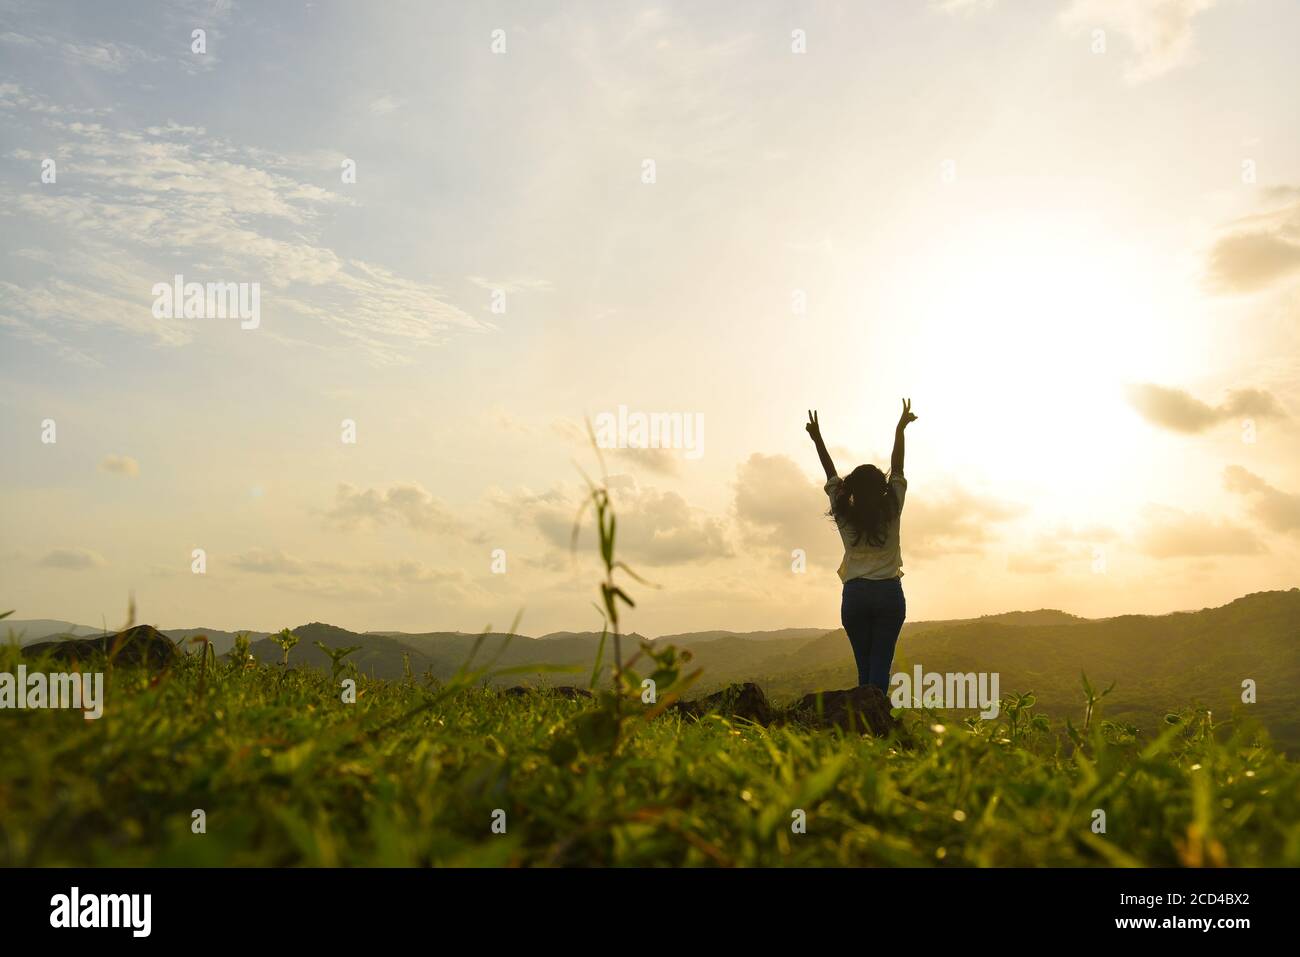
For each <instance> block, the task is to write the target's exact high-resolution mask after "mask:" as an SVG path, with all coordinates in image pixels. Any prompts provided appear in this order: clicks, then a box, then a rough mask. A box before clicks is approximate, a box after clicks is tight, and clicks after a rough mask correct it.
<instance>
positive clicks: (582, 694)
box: [505, 685, 592, 701]
mask: <svg viewBox="0 0 1300 957" xmlns="http://www.w3.org/2000/svg"><path fill="white" fill-rule="evenodd" d="M505 693H506V694H508V695H511V696H512V697H517V696H519V695H526V694H555V695H559V696H560V697H562V698H568V699H569V700H570V701H576V700H577V699H579V698H590V697H592V694H591V692H590V691H588V690H587V689H586V688H575V687H573V686H572V685H557V686H556V687H554V688H530V687H528V686H527V685H515V686H514V687H513V688H507V689H506V690H505Z"/></svg>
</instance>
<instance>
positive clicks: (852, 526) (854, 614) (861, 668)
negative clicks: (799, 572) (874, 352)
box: [806, 399, 916, 694]
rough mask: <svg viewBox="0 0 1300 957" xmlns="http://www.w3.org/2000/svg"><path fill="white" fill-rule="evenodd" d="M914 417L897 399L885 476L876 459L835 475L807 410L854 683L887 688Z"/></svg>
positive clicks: (899, 626)
mask: <svg viewBox="0 0 1300 957" xmlns="http://www.w3.org/2000/svg"><path fill="white" fill-rule="evenodd" d="M914 421H916V416H914V415H913V414H912V400H911V399H904V400H903V414H902V415H901V416H900V417H899V419H898V427H897V428H896V429H894V453H893V455H892V456H890V460H889V478H888V479H886V478H885V474H884V473H883V472H881V471H880V469H878V468H876V467H875V466H874V465H859V466H858V467H857V468H855V469H854V470H853V471H852V472H850V473H849V476H848V478H844V479H841V478H840V477H839V476H838V475H837V474H836V473H835V463H834V462H832V461H831V457H830V453H828V452H827V451H826V443H825V442H823V441H822V431H821V425H820V423H818V421H817V413H816V412H809V413H808V425H807V426H806V428H807V430H808V434H809V435H810V436H812V440H813V443H814V444H815V445H816V446H817V456H818V458H820V459H821V462H822V468H823V469H825V470H826V494H827V495H829V496H830V500H831V508H830V512H829V513H828V514H829V515H830V517H831V518H833V519H835V524H836V526H837V527H838V528H839V531H840V538H841V539H842V540H843V542H844V560H843V561H841V562H840V568H839V573H840V581H842V582H844V594H843V598H842V599H841V602H840V622H841V623H842V624H843V625H844V630H845V631H846V632H848V636H849V644H851V645H852V646H853V657H854V658H855V659H856V660H857V663H858V684H859V685H875V686H876V687H877V688H879V689H880V690H881V691H883V692H885V693H886V694H888V693H889V666H890V664H891V663H892V662H893V660H894V646H895V645H897V644H898V633H899V632H900V631H902V630H903V619H904V618H906V617H907V602H906V600H905V599H904V598H903V581H902V579H903V555H902V549H901V547H900V545H899V540H898V528H899V522H900V519H901V516H902V512H903V499H904V498H905V497H906V495H907V479H905V478H904V477H903V431H904V430H905V429H906V428H907V426H908V424H909V423H911V422H914Z"/></svg>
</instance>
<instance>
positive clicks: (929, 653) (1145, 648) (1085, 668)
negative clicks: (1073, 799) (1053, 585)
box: [717, 588, 1300, 751]
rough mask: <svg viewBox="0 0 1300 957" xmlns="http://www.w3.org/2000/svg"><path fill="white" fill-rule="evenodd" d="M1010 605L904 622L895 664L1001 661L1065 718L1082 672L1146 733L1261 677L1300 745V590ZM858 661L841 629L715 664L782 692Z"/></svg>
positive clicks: (1237, 694) (1283, 725)
mask: <svg viewBox="0 0 1300 957" xmlns="http://www.w3.org/2000/svg"><path fill="white" fill-rule="evenodd" d="M1004 618H1005V616H990V617H988V618H982V619H975V620H968V621H957V622H951V623H944V624H937V623H932V622H923V623H918V624H917V625H915V626H913V627H911V628H910V629H907V628H905V629H904V634H903V637H902V639H901V640H900V642H899V647H898V651H897V654H896V656H895V659H894V670H895V671H901V670H910V669H911V668H912V667H913V665H916V664H919V665H921V666H922V667H923V668H924V670H926V671H937V672H968V671H987V672H998V674H999V676H1000V679H999V680H1000V685H1001V690H1002V691H1003V692H1006V691H1013V690H1014V691H1031V690H1032V691H1033V692H1035V694H1036V696H1037V698H1038V706H1039V707H1040V708H1041V709H1042V710H1044V711H1045V712H1047V713H1048V714H1051V715H1053V716H1056V717H1060V718H1064V717H1066V716H1071V717H1074V718H1075V719H1076V720H1077V719H1078V717H1079V715H1080V714H1081V702H1082V691H1081V686H1080V674H1081V673H1086V674H1087V675H1088V678H1089V680H1090V681H1091V682H1092V684H1093V685H1094V686H1099V687H1101V688H1105V687H1107V686H1108V685H1110V684H1111V683H1112V682H1114V684H1115V689H1114V691H1113V692H1112V693H1111V694H1110V695H1109V696H1108V697H1107V698H1106V699H1105V701H1104V704H1103V713H1104V715H1105V716H1106V717H1108V718H1110V719H1112V720H1119V721H1124V722H1127V723H1130V724H1133V725H1136V726H1137V727H1139V728H1142V729H1144V730H1145V731H1147V732H1148V733H1151V732H1153V731H1154V730H1155V729H1156V728H1157V727H1158V725H1159V724H1160V721H1161V720H1162V718H1163V716H1164V714H1165V713H1166V712H1168V711H1171V710H1174V709H1177V708H1180V707H1183V706H1186V705H1189V704H1199V705H1202V706H1205V707H1208V708H1210V709H1211V710H1212V711H1213V712H1214V713H1215V714H1216V715H1218V716H1220V718H1221V719H1222V720H1226V719H1228V718H1229V716H1230V714H1231V712H1232V710H1233V708H1234V706H1237V705H1239V704H1240V700H1241V685H1242V681H1243V680H1245V679H1248V678H1249V679H1253V680H1254V681H1255V682H1256V683H1257V686H1258V701H1257V703H1256V704H1254V705H1249V706H1243V707H1245V709H1246V710H1245V713H1246V714H1253V715H1254V716H1255V717H1257V718H1259V719H1260V720H1261V721H1262V722H1263V723H1264V724H1265V725H1266V726H1267V727H1268V728H1269V730H1270V731H1271V732H1272V734H1273V736H1274V738H1275V740H1276V741H1277V742H1278V744H1279V745H1281V746H1282V747H1284V748H1286V749H1289V750H1291V751H1295V750H1297V749H1300V589H1294V588H1293V589H1291V590H1289V591H1284V592H1283V591H1275V592H1260V593H1257V594H1253V595H1247V596H1245V597H1243V598H1238V599H1237V600H1236V601H1233V602H1230V603H1229V604H1227V605H1224V606H1222V607H1219V608H1207V609H1203V610H1201V611H1194V612H1177V613H1174V614H1170V615H1123V616H1120V617H1116V618H1107V619H1100V620H1089V619H1073V620H1071V621H1070V622H1068V623H1057V624H1039V625H1025V624H1011V623H1009V622H1008V621H1005V620H1002V619H1004ZM855 675H856V670H855V668H854V665H853V656H852V653H851V652H850V650H849V647H848V639H847V638H846V637H845V635H844V632H843V631H836V632H831V633H830V634H827V635H825V636H823V637H822V638H819V639H815V640H814V641H812V642H809V643H807V644H806V645H805V646H804V647H802V648H799V649H796V650H794V651H792V652H791V653H790V654H788V655H785V656H782V657H780V658H771V657H767V658H763V659H760V660H757V661H755V663H754V665H753V666H752V667H739V668H732V669H730V670H729V671H720V672H719V674H718V675H717V678H718V679H721V680H722V681H723V682H724V683H725V681H727V680H753V681H757V682H758V683H759V684H761V685H762V686H763V687H764V688H765V689H767V690H768V693H769V694H770V695H771V696H772V697H773V698H774V699H778V700H780V699H785V698H793V697H795V696H797V695H800V694H804V693H806V692H807V691H808V690H810V689H813V688H838V687H847V686H849V685H851V684H853V683H854V681H855Z"/></svg>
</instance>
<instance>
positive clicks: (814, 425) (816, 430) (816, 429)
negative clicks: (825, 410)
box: [804, 410, 822, 442]
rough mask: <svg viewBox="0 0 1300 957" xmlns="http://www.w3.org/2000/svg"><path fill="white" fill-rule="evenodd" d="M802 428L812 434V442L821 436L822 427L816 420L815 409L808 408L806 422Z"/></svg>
mask: <svg viewBox="0 0 1300 957" xmlns="http://www.w3.org/2000/svg"><path fill="white" fill-rule="evenodd" d="M804 428H805V429H806V430H807V432H808V434H809V435H810V436H812V438H813V441H814V442H815V441H817V440H818V439H820V438H821V437H822V427H821V423H819V422H818V421H817V413H816V411H813V410H809V412H808V424H807V425H805V426H804Z"/></svg>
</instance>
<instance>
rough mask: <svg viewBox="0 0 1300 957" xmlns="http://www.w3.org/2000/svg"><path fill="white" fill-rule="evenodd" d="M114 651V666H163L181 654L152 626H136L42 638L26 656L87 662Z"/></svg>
mask: <svg viewBox="0 0 1300 957" xmlns="http://www.w3.org/2000/svg"><path fill="white" fill-rule="evenodd" d="M113 649H116V651H115V653H114V654H113V664H114V665H146V666H148V667H150V668H155V669H156V668H163V667H166V666H167V665H169V664H171V662H172V661H173V659H175V657H176V655H177V654H178V652H177V650H176V644H175V642H173V641H172V640H171V639H170V638H168V637H167V636H166V635H164V634H163V633H162V632H161V631H159V630H158V629H157V628H155V627H153V625H136V626H135V627H134V628H128V629H127V630H126V631H120V632H118V633H117V634H113V635H96V636H95V637H93V638H69V639H66V640H63V641H57V640H56V641H41V642H37V643H36V644H32V645H27V646H26V647H25V648H23V650H22V653H23V657H24V658H39V657H42V656H48V657H49V658H51V659H52V660H54V661H61V662H71V661H74V660H75V661H77V662H80V663H83V664H84V663H86V662H89V661H92V660H94V659H95V658H96V657H100V656H105V655H107V654H109V653H110V652H112V651H113Z"/></svg>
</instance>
